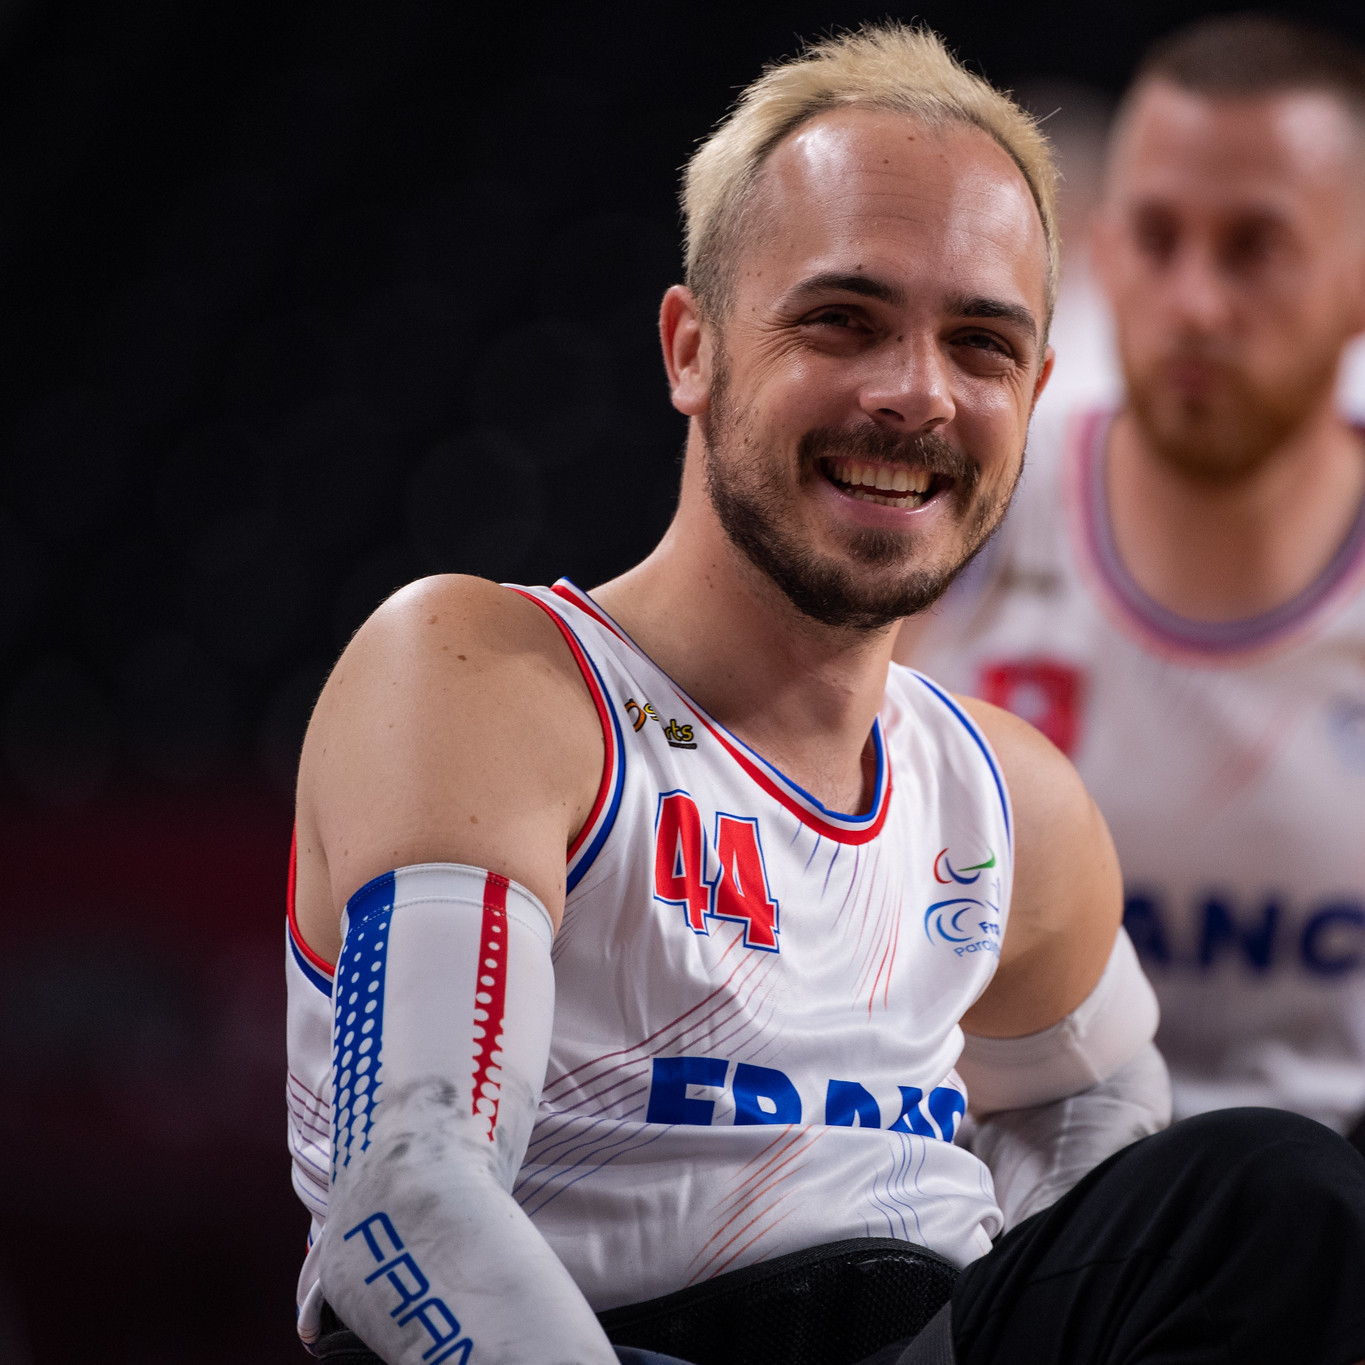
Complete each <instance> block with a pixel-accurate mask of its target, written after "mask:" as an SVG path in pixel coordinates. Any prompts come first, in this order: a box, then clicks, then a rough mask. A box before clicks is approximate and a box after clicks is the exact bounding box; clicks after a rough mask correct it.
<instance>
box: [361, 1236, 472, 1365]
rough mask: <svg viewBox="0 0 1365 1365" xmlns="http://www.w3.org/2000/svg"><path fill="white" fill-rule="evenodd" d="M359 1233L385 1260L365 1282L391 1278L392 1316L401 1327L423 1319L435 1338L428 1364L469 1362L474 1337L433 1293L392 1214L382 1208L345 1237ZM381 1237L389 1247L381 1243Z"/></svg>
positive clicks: (377, 1256)
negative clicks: (394, 1298)
mask: <svg viewBox="0 0 1365 1365" xmlns="http://www.w3.org/2000/svg"><path fill="white" fill-rule="evenodd" d="M357 1234H359V1235H360V1236H362V1237H363V1238H364V1239H365V1245H366V1246H367V1247H368V1248H369V1252H370V1255H371V1256H372V1257H373V1258H374V1259H375V1260H376V1261H380V1262H382V1264H381V1265H380V1267H379V1269H378V1270H376V1271H374V1272H372V1273H371V1274H369V1275H367V1276H366V1277H365V1283H366V1284H373V1283H374V1282H375V1281H376V1280H378V1279H380V1278H382V1279H384V1280H385V1281H387V1283H388V1285H389V1287H390V1288H391V1289H393V1290H394V1291H395V1293H397V1295H398V1305H397V1307H395V1308H392V1309H390V1310H389V1316H390V1317H391V1318H397V1319H398V1325H399V1326H400V1327H406V1326H407V1324H408V1323H410V1322H418V1323H420V1324H421V1325H422V1327H423V1328H424V1329H425V1330H426V1332H427V1335H428V1336H429V1337H430V1338H431V1343H432V1344H431V1345H430V1346H429V1347H428V1348H427V1349H426V1350H425V1351H423V1352H422V1359H423V1360H424V1361H426V1362H427V1365H441V1362H442V1361H451V1360H456V1359H458V1361H459V1365H466V1362H467V1361H468V1360H469V1354H470V1352H471V1351H472V1350H473V1349H474V1342H473V1340H472V1339H471V1338H469V1337H467V1336H464V1335H463V1334H462V1333H461V1331H460V1320H459V1318H457V1317H456V1316H455V1314H454V1313H452V1312H451V1311H450V1309H449V1308H447V1307H446V1305H445V1303H444V1301H443V1300H441V1299H440V1298H438V1297H436V1296H435V1295H433V1294H430V1293H429V1291H430V1289H431V1283H430V1281H429V1280H428V1279H427V1277H426V1275H425V1274H424V1273H423V1272H422V1269H421V1267H420V1266H419V1265H418V1264H417V1262H416V1260H415V1259H414V1258H413V1256H412V1254H411V1253H410V1252H408V1251H405V1250H404V1248H403V1239H402V1238H401V1237H400V1236H399V1235H398V1230H397V1228H395V1227H394V1225H393V1221H392V1220H391V1219H390V1218H389V1216H388V1214H386V1213H384V1212H383V1211H382V1210H381V1211H379V1212H378V1213H372V1214H370V1216H369V1217H368V1218H364V1219H362V1220H361V1221H360V1222H359V1223H357V1224H356V1225H355V1227H353V1228H352V1229H351V1230H350V1231H349V1232H347V1233H345V1234H344V1235H343V1237H342V1240H343V1241H346V1242H349V1241H350V1240H351V1238H352V1237H355V1236H356V1235H357ZM380 1237H383V1239H384V1240H385V1242H387V1244H388V1245H387V1247H385V1246H382V1245H381V1244H380V1240H379V1239H380ZM400 1314H401V1316H400ZM446 1348H448V1349H446ZM438 1352H439V1354H438Z"/></svg>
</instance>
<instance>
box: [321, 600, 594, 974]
mask: <svg viewBox="0 0 1365 1365" xmlns="http://www.w3.org/2000/svg"><path fill="white" fill-rule="evenodd" d="M602 762H603V748H602V738H601V730H600V726H599V723H598V719H597V715H596V711H595V710H594V707H593V703H592V700H591V697H590V696H589V694H588V692H587V689H586V686H585V685H584V682H583V680H582V677H581V675H580V673H579V671H578V667H577V664H576V663H575V662H574V659H573V656H572V654H571V653H570V651H569V648H568V646H567V645H566V643H565V641H564V639H563V637H562V635H561V634H560V632H559V629H558V627H557V626H556V624H555V622H554V621H553V620H552V619H551V617H550V616H549V615H548V614H547V613H546V612H545V611H544V610H542V609H541V608H540V607H539V606H537V605H536V604H535V603H534V602H531V601H528V600H527V599H526V598H525V597H523V596H522V595H521V594H519V593H516V592H513V591H511V590H510V589H507V588H503V587H499V586H498V585H497V584H494V583H489V582H487V581H485V580H483V579H477V578H469V577H463V576H456V575H446V576H441V577H435V578H427V579H422V580H419V581H418V582H416V583H412V584H410V585H409V586H408V587H406V588H403V589H401V590H400V591H399V592H397V593H395V594H394V595H393V596H392V597H391V598H389V600H388V601H387V602H385V603H384V605H383V606H381V607H380V608H379V609H378V610H377V611H376V612H375V613H374V615H373V616H371V617H370V619H369V620H368V621H366V623H365V624H364V625H363V626H362V627H361V628H360V630H359V631H357V632H356V635H355V637H354V638H353V639H352V641H351V642H350V644H349V645H348V646H347V647H346V650H345V651H344V653H343V654H342V656H341V658H340V659H339V660H338V661H337V665H336V667H335V668H334V669H333V671H332V674H331V677H330V678H329V679H328V680H327V684H326V686H325V687H324V688H323V691H322V695H321V696H320V697H319V699H318V704H317V707H316V709H315V710H314V713H313V718H312V721H311V723H310V725H309V727H308V734H307V737H306V739H305V741H304V747H303V754H302V759H301V763H300V768H299V791H298V819H299V845H300V861H299V876H300V899H301V901H302V899H303V898H304V892H305V887H304V883H305V881H307V880H309V879H310V877H311V880H312V881H313V882H314V883H316V882H317V881H318V880H319V869H320V868H321V867H323V866H325V880H326V882H327V884H328V888H327V889H328V895H327V897H326V900H327V902H328V903H327V905H326V906H325V907H324V906H322V904H321V899H322V898H321V897H320V895H318V893H319V892H320V889H321V888H320V887H318V886H317V885H313V886H312V887H311V890H312V892H313V894H314V898H315V902H316V908H315V909H314V910H313V911H312V912H311V913H309V914H308V915H307V917H308V918H310V919H313V920H316V919H317V918H318V917H319V916H323V915H333V914H335V913H336V911H337V910H338V908H339V907H340V906H341V905H343V904H344V903H345V899H346V897H347V896H349V895H350V894H351V893H352V892H353V891H354V890H355V889H356V888H357V887H359V886H361V885H362V884H363V883H364V882H365V881H367V880H368V879H369V878H371V877H373V876H377V875H379V874H380V873H382V872H386V871H388V870H389V869H391V868H393V867H399V866H404V865H407V864H411V863H417V862H438V861H443V862H462V863H469V864H472V865H474V866H478V867H489V868H492V869H494V870H495V871H499V872H502V873H504V874H505V875H507V876H510V877H512V878H513V879H514V880H517V881H519V882H521V883H522V884H523V885H526V886H528V887H529V888H530V889H531V890H532V891H534V892H535V894H536V895H538V896H540V898H541V899H542V900H544V901H545V902H546V904H547V906H548V907H549V908H550V909H551V913H552V914H553V915H555V916H556V917H557V915H558V908H559V906H562V901H563V877H564V852H565V848H566V846H567V844H568V842H569V840H570V839H571V838H572V836H573V835H574V833H576V832H577V828H578V825H579V824H581V822H582V820H583V819H584V818H585V817H586V815H587V812H588V810H589V809H590V808H591V805H592V801H593V798H594V796H595V794H596V790H597V784H598V781H599V779H600V777H601V771H602ZM310 836H311V838H310ZM309 853H312V854H314V855H316V860H317V861H316V862H315V864H314V865H313V866H312V867H311V868H310V867H309V866H308V865H307V856H308V854H309ZM306 934H307V930H306V929H305V935H306ZM311 941H312V940H310V942H311ZM319 951H321V948H319Z"/></svg>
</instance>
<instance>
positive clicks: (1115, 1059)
mask: <svg viewBox="0 0 1365 1365" xmlns="http://www.w3.org/2000/svg"><path fill="white" fill-rule="evenodd" d="M1157 1020H1158V1010H1157V1003H1156V996H1155V994H1154V993H1153V991H1152V988H1151V985H1150V984H1149V983H1148V981H1147V978H1146V977H1145V976H1144V975H1143V974H1142V968H1141V967H1140V966H1139V965H1138V961H1137V954H1136V953H1135V952H1134V951H1133V945H1132V943H1131V942H1130V941H1129V938H1128V935H1127V933H1126V932H1125V931H1124V930H1123V929H1120V930H1119V932H1118V937H1117V938H1116V939H1115V941H1114V947H1113V950H1112V952H1111V953H1110V955H1109V962H1108V964H1107V965H1106V967H1105V969H1104V973H1103V975H1102V976H1101V977H1100V980H1099V982H1098V983H1097V984H1096V986H1095V989H1094V990H1093V991H1091V993H1090V994H1089V995H1088V996H1087V997H1086V998H1085V999H1084V1000H1083V1001H1082V1002H1081V1003H1080V1004H1079V1005H1078V1006H1077V1007H1076V1008H1075V1009H1074V1010H1073V1011H1072V1012H1071V1013H1070V1014H1069V1015H1067V1016H1066V1018H1065V1019H1063V1020H1061V1021H1060V1022H1059V1023H1056V1024H1054V1025H1053V1026H1052V1027H1051V1028H1048V1029H1044V1030H1043V1031H1042V1032H1040V1033H1032V1034H1028V1035H1027V1036H1025V1037H1022V1038H980V1037H976V1036H974V1035H972V1034H966V1035H965V1045H964V1047H963V1051H962V1059H961V1061H960V1062H959V1063H958V1070H959V1072H960V1073H961V1075H962V1077H963V1079H964V1080H965V1081H966V1082H967V1088H968V1094H969V1096H970V1097H971V1110H972V1114H973V1116H974V1117H975V1118H976V1119H977V1120H978V1125H977V1127H976V1130H975V1134H974V1136H973V1138H972V1140H971V1146H972V1150H973V1151H974V1152H975V1153H976V1154H977V1156H979V1157H980V1158H981V1159H982V1160H983V1161H984V1162H985V1163H986V1164H987V1165H988V1166H989V1167H990V1168H991V1174H992V1176H993V1177H994V1179H995V1193H996V1199H997V1201H998V1202H999V1204H1000V1207H1001V1210H1002V1211H1003V1212H1004V1215H1005V1226H1006V1228H1010V1227H1013V1226H1014V1225H1015V1224H1016V1223H1018V1222H1019V1221H1021V1220H1022V1219H1024V1218H1027V1217H1028V1215H1029V1214H1031V1213H1036V1212H1037V1211H1038V1210H1039V1209H1042V1208H1046V1207H1047V1206H1048V1205H1049V1204H1052V1203H1054V1202H1055V1201H1056V1200H1058V1199H1060V1198H1061V1196H1062V1195H1063V1194H1065V1193H1066V1192H1067V1190H1069V1189H1070V1188H1071V1187H1072V1186H1073V1185H1075V1184H1076V1182H1077V1181H1078V1180H1080V1179H1081V1177H1082V1176H1084V1175H1085V1174H1086V1173H1087V1172H1088V1171H1090V1170H1092V1169H1093V1168H1094V1167H1095V1166H1097V1165H1099V1163H1100V1162H1101V1161H1103V1160H1104V1159H1105V1158H1106V1157H1108V1156H1111V1155H1113V1153H1115V1152H1117V1151H1118V1150H1119V1149H1120V1148H1122V1147H1126V1146H1127V1145H1128V1144H1129V1143H1130V1142H1134V1141H1136V1140H1137V1139H1138V1138H1140V1137H1146V1136H1147V1135H1148V1134H1149V1133H1155V1132H1157V1131H1158V1130H1159V1129H1161V1128H1164V1127H1165V1126H1166V1125H1167V1124H1168V1123H1169V1122H1170V1121H1171V1086H1170V1078H1169V1077H1168V1076H1167V1074H1166V1064H1165V1062H1163V1061H1162V1059H1161V1054H1160V1053H1159V1052H1157V1050H1156V1048H1155V1046H1154V1045H1153V1044H1152V1041H1151V1040H1152V1037H1153V1035H1154V1034H1155V1033H1156V1026H1157Z"/></svg>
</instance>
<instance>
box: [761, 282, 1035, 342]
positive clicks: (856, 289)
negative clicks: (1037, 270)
mask: <svg viewBox="0 0 1365 1365" xmlns="http://www.w3.org/2000/svg"><path fill="white" fill-rule="evenodd" d="M831 291H834V292H839V293H844V294H858V295H860V296H861V297H863V298H865V299H876V300H877V301H878V302H879V303H885V304H889V305H890V306H891V307H893V308H895V307H900V306H902V305H904V303H905V301H906V296H905V291H904V290H903V289H901V288H900V287H899V286H898V285H895V284H892V283H891V282H890V281H889V280H883V279H878V278H877V276H875V275H863V274H859V273H857V272H851V273H841V272H840V271H837V270H828V271H823V272H822V273H821V274H819V275H812V276H811V277H810V278H809V279H805V280H802V281H801V283H800V284H798V285H796V286H795V287H794V288H793V289H792V291H791V293H790V294H788V295H787V300H786V301H787V303H788V304H789V305H792V304H800V303H801V302H802V301H803V300H805V299H806V298H808V297H809V296H811V295H814V294H824V293H829V292H831ZM948 311H949V312H951V313H955V314H957V316H959V317H964V318H983V319H985V318H998V319H999V320H1000V321H1002V322H1012V323H1013V324H1014V325H1015V326H1016V327H1019V328H1021V329H1022V330H1024V331H1025V332H1028V333H1029V334H1030V335H1031V336H1032V337H1033V338H1034V340H1035V341H1036V340H1037V338H1038V319H1037V318H1036V317H1034V315H1033V311H1032V310H1031V309H1029V308H1025V307H1024V305H1023V304H1021V303H1007V302H1006V301H1005V300H1004V299H992V298H987V297H984V296H982V295H975V294H973V295H968V294H959V295H957V296H955V297H954V298H951V299H949V300H948Z"/></svg>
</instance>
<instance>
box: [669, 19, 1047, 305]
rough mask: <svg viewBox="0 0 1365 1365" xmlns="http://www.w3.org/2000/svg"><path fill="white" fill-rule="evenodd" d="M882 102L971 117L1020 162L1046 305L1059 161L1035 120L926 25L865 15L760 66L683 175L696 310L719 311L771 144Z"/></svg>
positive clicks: (932, 124)
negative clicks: (1034, 217) (866, 19)
mask: <svg viewBox="0 0 1365 1365" xmlns="http://www.w3.org/2000/svg"><path fill="white" fill-rule="evenodd" d="M848 108H858V109H886V110H893V111H895V112H896V113H902V114H907V115H909V116H910V117H912V118H914V119H916V120H918V121H919V122H920V123H922V124H924V125H925V126H926V127H929V128H940V127H942V126H944V125H945V124H951V123H957V124H967V125H969V126H971V127H974V128H980V129H981V131H982V132H984V133H986V134H988V135H989V136H990V137H992V138H993V139H994V140H995V141H996V142H997V143H998V144H999V145H1000V146H1001V147H1002V148H1003V149H1004V150H1005V152H1006V153H1007V154H1008V155H1009V157H1010V159H1011V160H1012V161H1013V162H1014V164H1015V165H1016V166H1018V168H1019V171H1020V174H1022V175H1023V177H1024V180H1025V182H1026V183H1027V185H1028V187H1029V190H1030V192H1031V193H1032V195H1033V202H1034V203H1035V204H1036V205H1037V207H1038V216H1039V218H1040V219H1041V220H1042V224H1043V235H1044V238H1045V239H1046V242H1047V314H1048V320H1049V321H1050V320H1051V317H1052V308H1053V304H1054V303H1055V302H1056V298H1057V284H1058V277H1059V274H1060V270H1061V250H1060V244H1059V241H1058V237H1057V170H1056V167H1055V165H1054V164H1053V160H1052V152H1051V149H1050V148H1049V146H1048V141H1047V138H1045V137H1044V136H1043V134H1042V132H1041V130H1040V129H1039V127H1038V125H1037V123H1036V122H1035V121H1034V119H1033V118H1032V116H1031V115H1029V114H1028V113H1026V112H1025V111H1024V110H1023V109H1021V108H1020V107H1019V106H1018V105H1017V104H1015V103H1014V101H1013V100H1011V99H1010V98H1009V97H1008V96H1006V95H1002V94H1001V93H1000V92H999V91H998V90H996V89H995V88H994V87H993V86H991V85H988V84H987V83H986V82H985V81H984V80H982V79H981V78H980V77H979V76H974V75H972V73H971V72H970V71H968V70H967V69H966V68H965V67H963V66H962V64H961V63H960V62H958V61H957V59H956V58H955V57H954V56H953V55H952V53H950V52H949V51H948V49H947V48H946V47H945V46H944V44H943V41H942V39H940V38H939V37H938V35H937V34H935V33H932V32H931V31H930V30H928V29H926V28H919V27H910V26H908V25H906V24H900V23H885V24H870V25H865V26H864V27H862V28H860V29H858V30H857V32H855V33H842V34H839V35H838V36H835V37H830V38H825V39H823V40H821V41H820V42H818V43H815V44H813V45H810V46H808V47H807V48H806V49H805V50H804V51H803V52H802V53H801V54H800V55H799V56H797V57H794V58H791V59H790V60H788V61H784V62H778V63H775V64H773V65H771V66H767V67H765V68H764V70H763V74H762V75H761V76H759V78H758V79H757V80H756V81H754V82H753V84H752V85H750V86H748V87H747V88H746V89H745V90H744V92H743V93H742V94H741V95H740V97H739V99H738V100H737V101H736V102H735V105H734V107H733V108H732V109H731V110H730V112H729V113H728V114H727V115H726V116H725V118H724V119H722V121H721V122H720V124H719V125H718V126H717V127H716V130H715V131H714V132H713V133H712V134H711V136H710V137H708V138H707V139H706V140H705V141H704V142H703V143H702V145H701V146H700V147H699V148H698V149H697V151H696V152H695V153H694V154H693V156H692V158H691V160H690V161H689V162H688V163H687V168H686V170H685V171H684V173H683V187H682V208H683V220H684V223H685V225H686V226H685V231H686V260H687V284H688V287H689V288H690V289H691V290H692V292H693V294H694V295H695V296H696V298H697V302H698V303H699V304H700V306H701V308H702V310H703V312H705V313H707V314H708V315H710V316H712V317H714V318H716V319H717V320H719V319H721V318H723V317H724V315H725V313H726V311H727V305H728V301H729V291H730V277H731V264H732V262H733V260H734V257H735V254H736V252H737V250H738V249H739V248H740V246H741V245H742V243H743V239H744V237H745V236H746V232H745V228H746V226H748V224H747V223H746V212H745V211H746V209H747V208H748V207H749V205H750V204H751V202H752V200H753V190H754V187H755V185H756V183H757V181H758V178H759V173H760V172H761V171H762V169H763V164H764V162H765V161H766V160H767V158H768V156H769V154H770V153H771V152H772V151H773V149H774V148H775V147H776V146H777V144H778V143H779V142H781V141H782V139H783V138H785V137H786V136H787V135H788V134H789V133H792V132H794V131H795V130H796V129H797V128H799V127H800V126H801V125H802V124H803V123H806V122H808V121H809V120H811V119H813V118H815V117H817V116H818V115H820V114H823V113H827V112H829V111H830V110H832V109H848Z"/></svg>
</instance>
